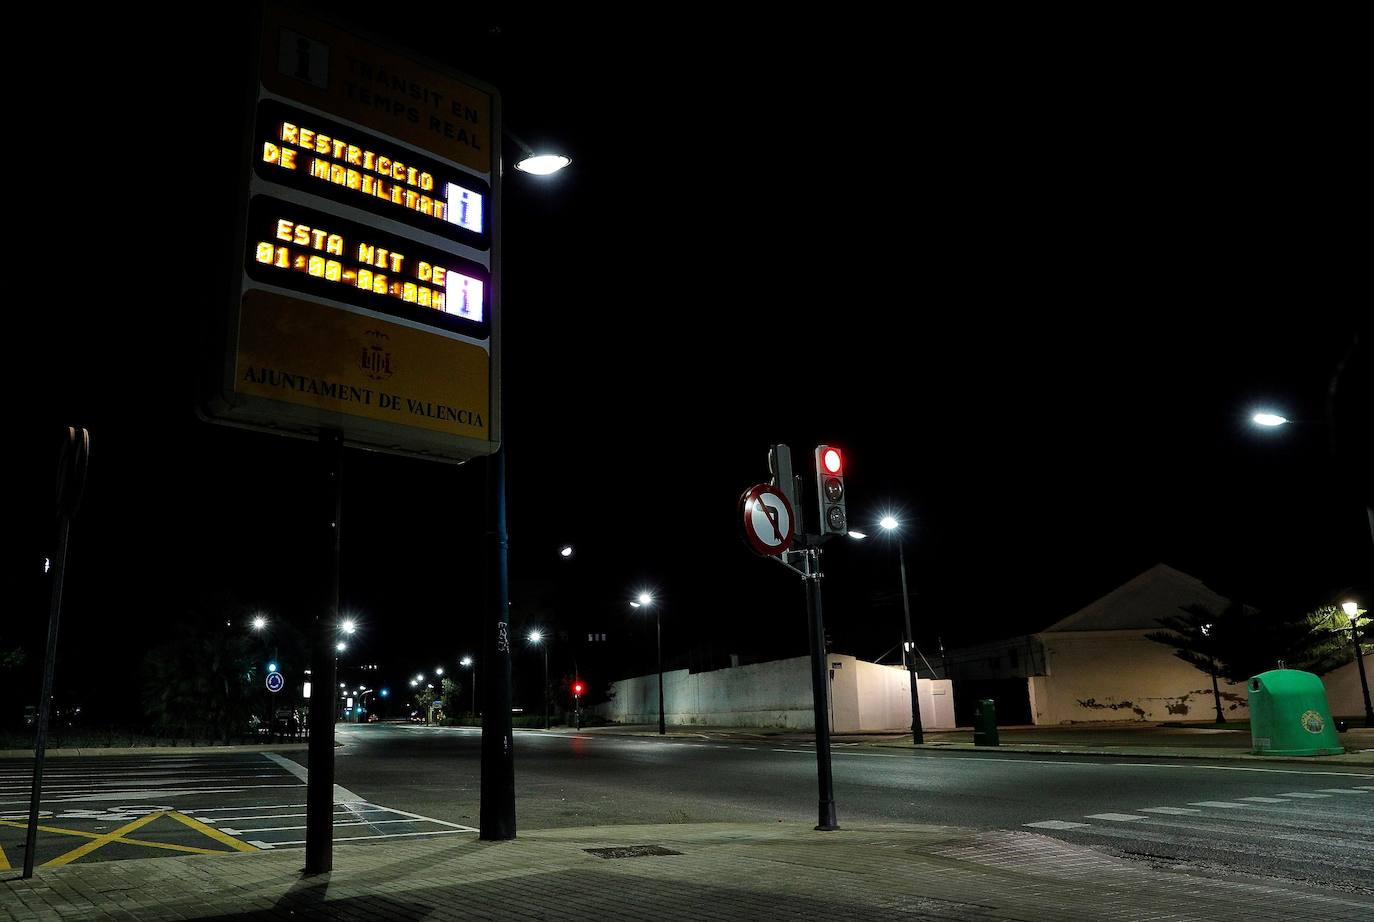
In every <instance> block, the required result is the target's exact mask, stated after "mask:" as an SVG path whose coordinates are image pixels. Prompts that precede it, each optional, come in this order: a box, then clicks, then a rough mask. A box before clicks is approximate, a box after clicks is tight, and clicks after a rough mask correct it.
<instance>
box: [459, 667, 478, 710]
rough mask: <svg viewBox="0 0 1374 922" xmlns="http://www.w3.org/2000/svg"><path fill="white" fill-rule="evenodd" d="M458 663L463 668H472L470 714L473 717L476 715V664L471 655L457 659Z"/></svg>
mask: <svg viewBox="0 0 1374 922" xmlns="http://www.w3.org/2000/svg"><path fill="white" fill-rule="evenodd" d="M458 665H459V666H462V667H463V668H464V669H471V670H472V716H473V717H476V716H477V664H476V663H475V662H473V659H472V657H470V656H465V657H463V658H462V659H461V660H459V661H458Z"/></svg>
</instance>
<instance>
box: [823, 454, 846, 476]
mask: <svg viewBox="0 0 1374 922" xmlns="http://www.w3.org/2000/svg"><path fill="white" fill-rule="evenodd" d="M821 461H822V463H823V464H824V465H825V469H826V470H827V471H829V472H830V473H832V474H838V473H840V472H841V470H842V469H843V468H844V459H843V458H841V457H840V451H839V449H837V448H827V449H826V450H825V454H824V455H823V456H822V458H821Z"/></svg>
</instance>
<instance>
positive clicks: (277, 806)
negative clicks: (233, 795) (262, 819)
mask: <svg viewBox="0 0 1374 922" xmlns="http://www.w3.org/2000/svg"><path fill="white" fill-rule="evenodd" d="M304 806H305V804H264V805H263V806H261V807H249V806H238V807H202V808H199V809H197V810H196V812H197V813H220V812H223V811H225V810H285V809H288V808H294V807H304Z"/></svg>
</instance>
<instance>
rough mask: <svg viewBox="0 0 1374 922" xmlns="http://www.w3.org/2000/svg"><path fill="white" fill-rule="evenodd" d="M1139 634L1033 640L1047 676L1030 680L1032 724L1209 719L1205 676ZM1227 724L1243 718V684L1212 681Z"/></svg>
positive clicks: (1211, 708)
mask: <svg viewBox="0 0 1374 922" xmlns="http://www.w3.org/2000/svg"><path fill="white" fill-rule="evenodd" d="M1146 633H1148V632H1146V631H1084V632H1081V633H1080V632H1062V633H1046V634H1040V635H1037V636H1039V637H1040V638H1041V640H1042V641H1043V642H1044V644H1045V659H1046V671H1047V672H1048V675H1044V676H1036V677H1034V678H1032V679H1031V680H1030V696H1031V707H1032V713H1033V718H1034V720H1035V723H1037V724H1051V725H1052V724H1063V723H1088V722H1093V721H1123V720H1139V721H1165V720H1185V721H1208V720H1215V719H1216V709H1215V706H1214V705H1213V698H1212V679H1211V677H1210V676H1208V675H1207V674H1206V673H1205V672H1202V671H1200V670H1198V669H1195V668H1193V667H1192V666H1190V665H1188V664H1187V663H1185V662H1183V660H1181V659H1179V658H1178V657H1176V656H1174V653H1173V650H1172V648H1170V647H1168V646H1166V645H1165V644H1161V643H1156V642H1155V641H1153V640H1149V639H1148V638H1146V636H1145V634H1146ZM1218 685H1219V687H1220V689H1221V698H1222V703H1221V710H1222V714H1223V715H1224V716H1225V717H1226V718H1227V719H1228V720H1244V719H1247V718H1249V716H1250V707H1249V704H1248V700H1247V698H1246V693H1245V685H1244V684H1243V683H1242V684H1232V683H1230V682H1227V681H1226V680H1224V679H1221V680H1219V681H1218Z"/></svg>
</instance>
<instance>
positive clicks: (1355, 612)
mask: <svg viewBox="0 0 1374 922" xmlns="http://www.w3.org/2000/svg"><path fill="white" fill-rule="evenodd" d="M1341 608H1342V609H1343V610H1344V611H1345V613H1346V615H1347V616H1348V617H1349V618H1350V642H1351V643H1352V644H1354V645H1355V664H1356V666H1358V667H1359V670H1360V690H1361V691H1363V692H1364V725H1365V726H1366V727H1374V709H1371V708H1370V706H1369V679H1367V678H1366V677H1365V674H1364V655H1363V654H1362V653H1361V652H1360V635H1359V629H1360V628H1359V621H1360V614H1361V612H1360V606H1359V604H1358V603H1356V602H1346V603H1344V604H1342V605H1341Z"/></svg>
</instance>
